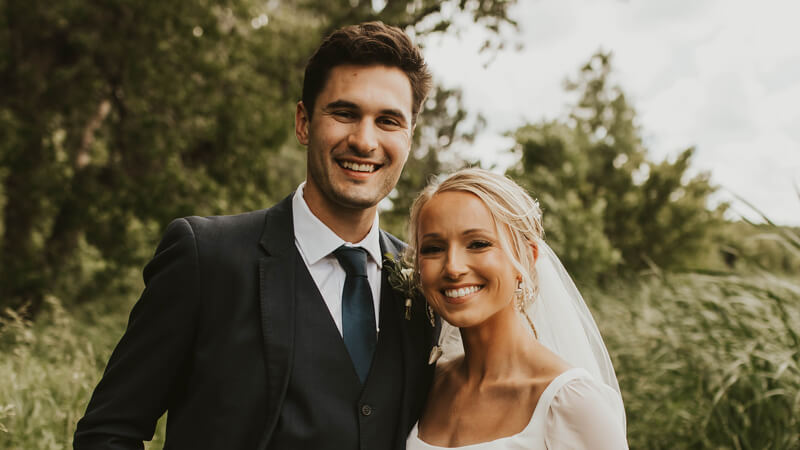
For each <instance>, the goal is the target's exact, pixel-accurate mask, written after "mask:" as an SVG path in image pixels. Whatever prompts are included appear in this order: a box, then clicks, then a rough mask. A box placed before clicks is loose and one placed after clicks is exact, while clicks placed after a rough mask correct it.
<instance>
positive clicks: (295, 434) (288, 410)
mask: <svg viewBox="0 0 800 450" xmlns="http://www.w3.org/2000/svg"><path fill="white" fill-rule="evenodd" d="M296 261H297V266H296V268H295V274H296V277H295V280H296V283H297V285H296V286H295V295H296V298H295V302H296V308H297V309H296V315H295V317H296V320H297V323H296V326H295V330H296V331H295V352H294V359H293V362H292V366H291V374H290V376H289V386H288V389H287V392H286V397H285V399H284V401H283V405H282V407H281V412H280V417H279V419H278V424H277V427H276V429H275V433H274V434H273V436H272V439H271V441H270V444H269V449H336V450H367V449H375V450H385V449H390V448H393V446H394V445H395V434H396V432H397V428H398V422H399V420H400V417H399V416H400V410H401V404H402V399H403V392H402V389H403V387H402V386H403V354H402V345H401V339H402V337H401V330H400V326H402V324H401V323H400V322H401V321H400V320H399V319H398V318H397V317H391V314H392V312H393V311H396V308H392V307H391V306H392V305H391V304H389V302H390V301H391V298H392V297H391V295H389V294H388V292H387V291H388V290H389V289H390V288H389V287H388V283H387V282H386V280H385V276H384V277H382V278H383V280H382V287H381V307H380V320H379V323H380V327H379V329H380V332H379V333H378V344H377V347H376V349H375V355H374V357H373V360H372V367H371V368H370V372H369V375H368V377H367V380H366V382H365V383H364V385H362V384H361V382H360V381H359V379H358V375H356V372H355V369H354V368H353V363H352V362H351V360H350V355H349V354H348V353H347V348H346V347H345V346H344V341H343V340H342V336H341V335H340V334H339V330H338V329H337V328H336V324H335V323H334V321H333V318H332V317H331V315H330V311H329V310H328V308H327V306H326V305H325V302H324V300H323V299H322V296H321V295H320V293H319V290H318V289H317V286H316V284H315V283H314V280H313V279H312V278H311V275H310V274H309V273H308V269H307V268H306V266H305V264H304V263H303V259H302V258H301V257H300V256H299V255H298V257H297V258H296Z"/></svg>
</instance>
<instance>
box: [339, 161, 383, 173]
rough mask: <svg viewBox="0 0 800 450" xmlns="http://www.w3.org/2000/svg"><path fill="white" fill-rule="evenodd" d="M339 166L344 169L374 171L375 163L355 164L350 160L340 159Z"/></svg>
mask: <svg viewBox="0 0 800 450" xmlns="http://www.w3.org/2000/svg"><path fill="white" fill-rule="evenodd" d="M340 164H341V166H342V167H344V168H345V169H350V170H353V171H356V172H374V171H375V165H374V164H357V163H354V162H350V161H342V162H341V163H340Z"/></svg>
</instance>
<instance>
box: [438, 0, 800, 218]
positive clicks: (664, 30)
mask: <svg viewBox="0 0 800 450" xmlns="http://www.w3.org/2000/svg"><path fill="white" fill-rule="evenodd" d="M518 1H519V4H518V5H517V6H515V7H514V9H512V11H511V17H512V18H514V19H515V20H517V21H518V22H519V24H520V28H519V30H518V31H515V32H513V33H504V35H505V37H506V38H507V39H508V40H509V43H510V44H511V45H509V47H514V45H513V44H514V43H516V42H521V43H522V44H523V45H524V48H523V49H522V50H520V51H517V50H514V49H512V48H509V49H508V50H503V51H500V52H499V53H497V54H496V55H495V56H494V59H493V60H491V61H490V62H489V64H488V65H487V66H486V67H484V66H485V63H486V62H487V61H489V60H490V56H491V55H489V54H479V53H478V49H479V48H480V45H481V43H482V42H483V39H484V38H485V36H486V35H485V33H483V32H482V30H480V29H478V28H477V27H475V26H473V25H466V30H467V32H464V33H462V34H461V35H460V36H454V35H450V36H446V37H436V38H432V39H429V40H428V41H427V42H426V48H425V55H426V59H427V60H428V63H429V64H430V66H431V68H432V70H433V72H434V74H435V77H436V78H437V80H438V81H440V82H442V83H443V84H444V85H445V86H448V87H453V86H459V87H461V88H463V90H464V100H465V104H466V107H467V108H468V109H469V110H470V111H473V112H481V113H483V114H484V115H485V116H486V118H487V120H488V127H487V130H486V131H485V132H484V133H483V134H482V135H481V136H479V138H478V140H477V141H476V143H475V144H473V145H471V146H470V148H469V149H465V151H464V153H465V154H467V155H469V156H472V157H480V158H481V159H482V160H483V161H484V162H497V163H498V164H499V165H500V166H507V165H509V164H511V163H512V162H513V161H514V159H513V158H514V157H513V156H511V155H508V154H504V153H505V152H506V151H507V150H508V149H509V148H510V147H511V145H512V142H511V141H510V140H509V139H508V138H504V137H503V136H502V134H503V133H504V132H506V131H509V130H513V129H515V128H516V127H518V126H520V125H522V124H524V123H526V122H536V121H540V120H542V119H552V118H556V117H559V116H562V115H563V114H564V112H565V110H566V105H567V104H568V103H569V102H570V101H571V99H570V98H569V97H568V96H567V94H565V92H564V90H563V88H562V85H563V80H564V79H565V78H566V77H574V76H575V74H577V72H578V69H579V67H580V66H581V65H582V64H583V63H585V62H586V61H587V60H588V59H589V57H590V56H591V55H592V54H593V53H594V52H595V51H597V50H598V49H603V50H610V51H612V52H613V55H614V56H613V65H614V68H615V71H616V75H615V76H616V79H615V81H616V82H618V83H619V84H620V85H621V86H622V88H623V90H624V91H625V92H626V94H627V96H628V98H629V100H630V101H631V102H632V104H633V105H634V107H635V108H636V110H637V112H638V117H639V125H640V126H641V128H642V132H643V135H644V138H645V146H646V147H647V148H648V149H649V150H650V156H651V158H652V159H657V160H661V159H663V158H668V157H674V156H675V155H677V154H678V153H679V152H680V151H682V150H684V149H685V148H687V147H689V146H692V145H694V146H696V147H697V151H696V152H695V158H694V167H695V169H697V170H704V171H710V172H711V174H712V180H713V182H714V183H716V184H717V185H719V186H721V187H723V188H725V189H727V190H730V191H733V192H735V193H737V194H738V195H740V196H742V197H744V198H745V199H747V200H748V201H750V202H752V203H754V204H755V205H757V206H758V207H759V208H760V209H761V210H763V211H764V212H765V213H766V214H767V216H768V217H770V218H771V219H772V220H773V221H775V222H778V223H781V224H793V225H800V197H799V196H798V194H797V193H796V191H795V188H794V186H795V184H796V185H797V186H798V187H800V26H798V25H797V20H798V19H800V1H796V0H764V1H760V2H754V1H747V0H734V1H724V0H671V1H661V0H639V1H635V0H628V1H613V0H595V1H592V0H518ZM723 195H724V194H723ZM724 198H729V197H724ZM734 210H735V211H738V212H741V213H747V211H748V210H747V208H746V207H745V206H743V205H741V204H738V205H734ZM747 215H748V217H754V216H753V215H752V214H747Z"/></svg>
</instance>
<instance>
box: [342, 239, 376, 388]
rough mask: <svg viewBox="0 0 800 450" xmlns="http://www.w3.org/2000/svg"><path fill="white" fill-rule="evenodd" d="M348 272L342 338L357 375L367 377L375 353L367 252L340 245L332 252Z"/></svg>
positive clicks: (343, 308)
mask: <svg viewBox="0 0 800 450" xmlns="http://www.w3.org/2000/svg"><path fill="white" fill-rule="evenodd" d="M333 254H334V255H335V256H336V259H338V260H339V264H341V265H342V268H343V269H344V271H345V272H346V273H347V277H346V278H345V280H344V290H343V291H342V337H343V338H344V345H345V347H347V351H348V352H349V353H350V359H351V360H352V361H353V366H354V367H355V369H356V373H357V374H358V378H359V379H360V380H361V382H362V383H363V382H364V380H366V379H367V374H368V373H369V367H370V365H371V364H372V354H373V353H374V352H375V344H376V340H377V334H376V332H375V306H374V305H373V303H372V289H370V287H369V280H368V279H367V251H366V250H364V249H363V248H361V247H346V246H344V245H343V246H341V247H339V248H337V249H336V250H334V251H333Z"/></svg>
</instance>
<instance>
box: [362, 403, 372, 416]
mask: <svg viewBox="0 0 800 450" xmlns="http://www.w3.org/2000/svg"><path fill="white" fill-rule="evenodd" d="M370 414H372V406H369V405H361V415H362V416H368V415H370Z"/></svg>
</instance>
